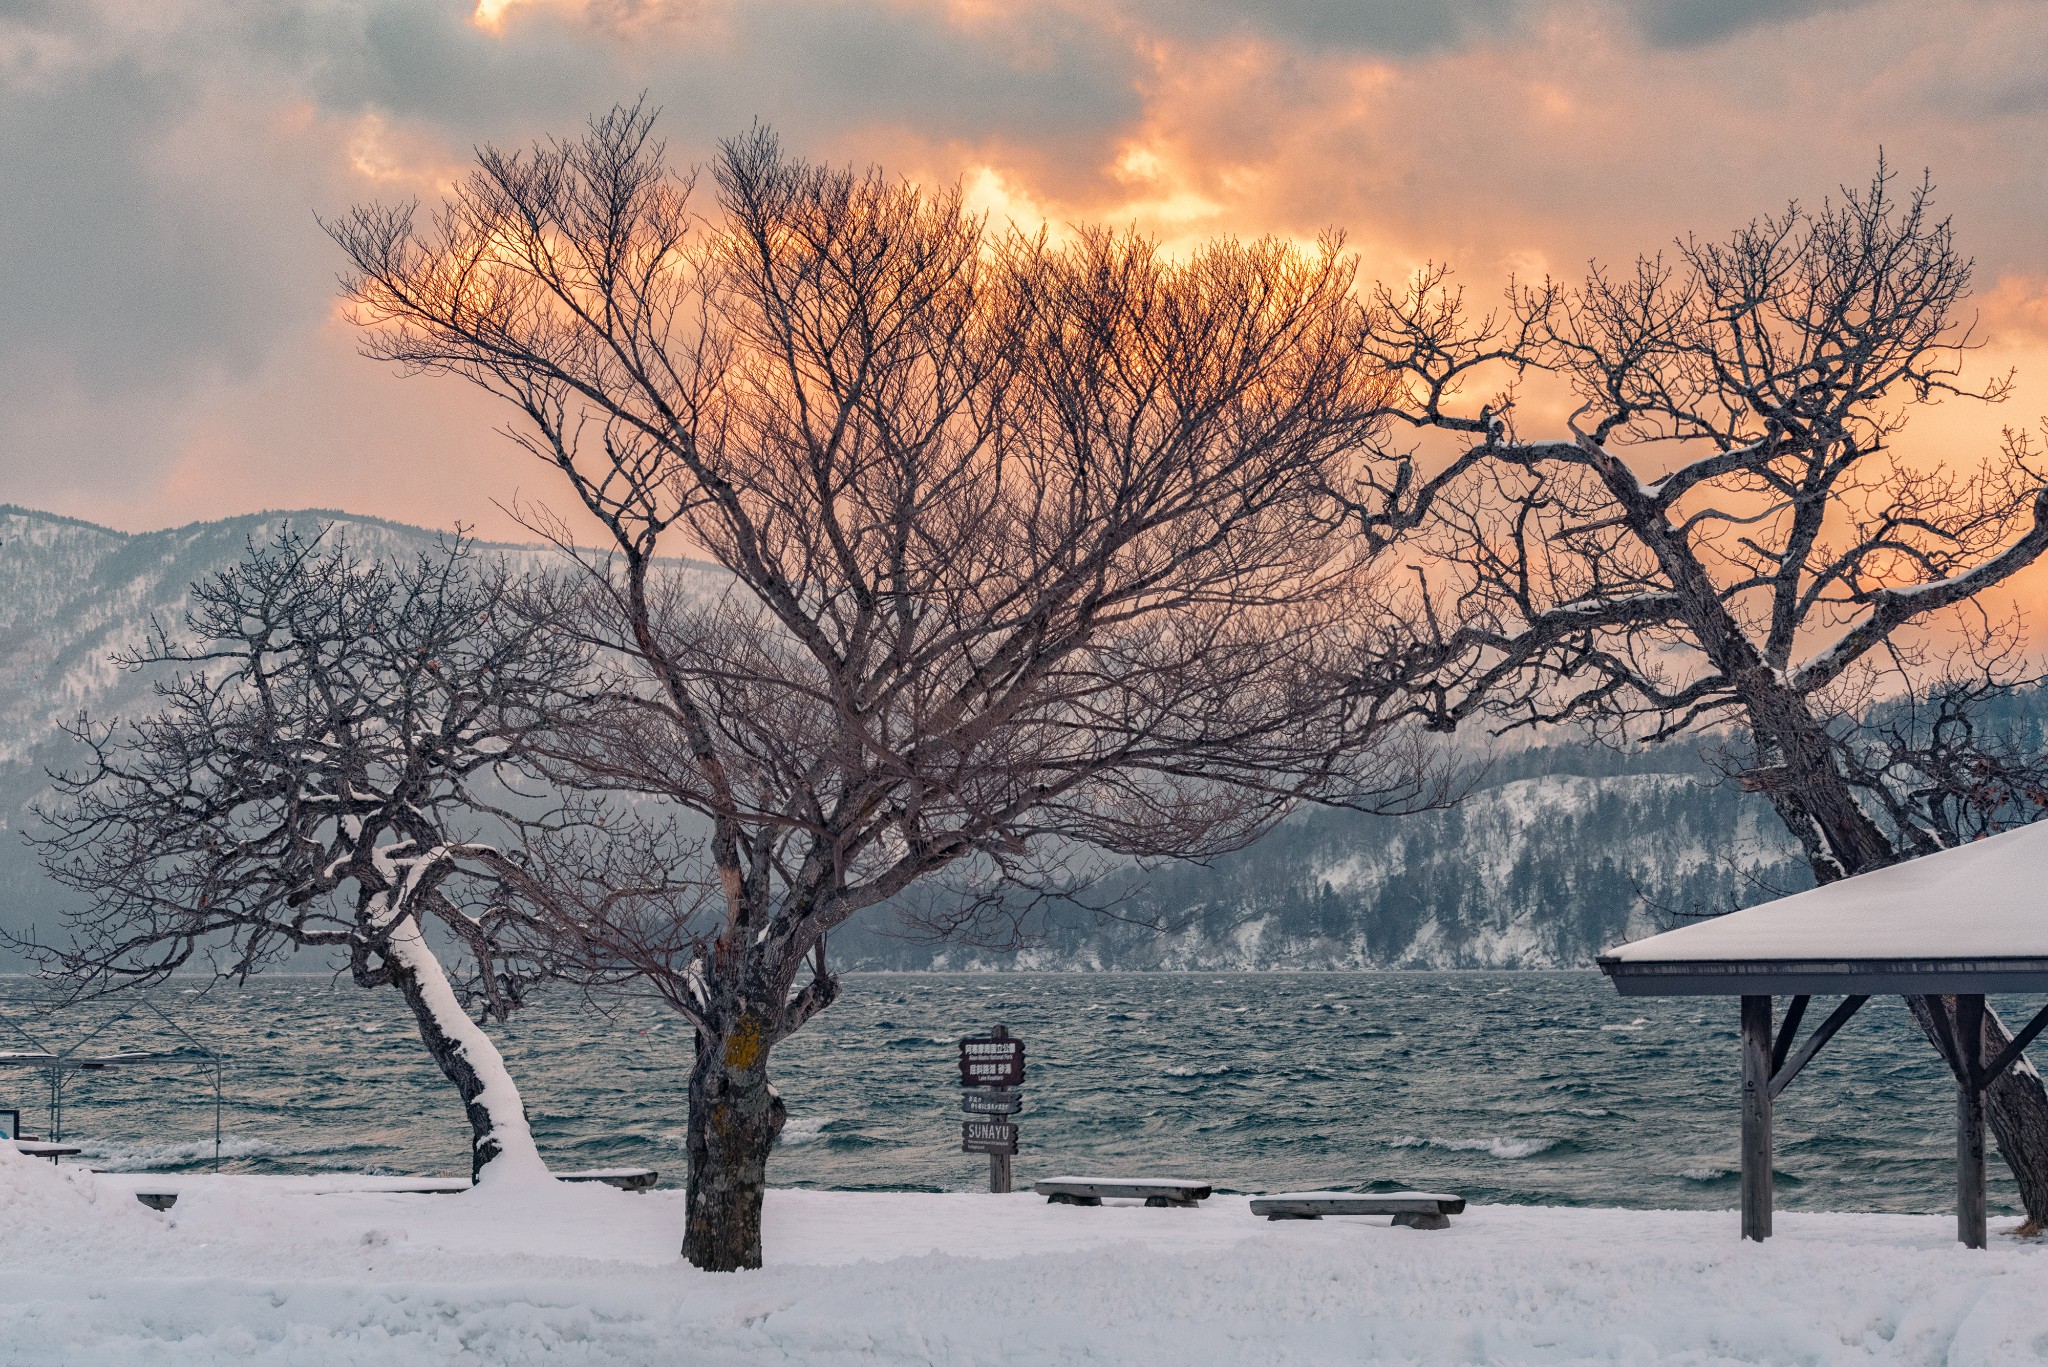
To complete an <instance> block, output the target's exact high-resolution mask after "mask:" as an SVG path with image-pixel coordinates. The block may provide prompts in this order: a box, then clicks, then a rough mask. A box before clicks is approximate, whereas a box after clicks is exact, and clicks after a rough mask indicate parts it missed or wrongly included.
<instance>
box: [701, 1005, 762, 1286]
mask: <svg viewBox="0 0 2048 1367" xmlns="http://www.w3.org/2000/svg"><path fill="white" fill-rule="evenodd" d="M770 1041H771V1036H770V1034H769V1032H768V1026H767V1023H766V1022H765V1021H763V1020H762V1019H761V1018H760V1017H759V1016H758V1015H756V1014H753V1013H752V1012H743V1013H741V1015H740V1016H739V1018H738V1020H737V1021H735V1022H734V1024H733V1025H732V1026H731V1027H730V1028H729V1029H727V1030H726V1031H725V1032H724V1033H723V1034H722V1035H717V1036H713V1035H710V1034H707V1033H706V1032H704V1031H701V1030H700V1031H698V1032H697V1059H696V1064H695V1066H694V1067H693V1068H692V1069H691V1070H690V1124H689V1148H690V1193H689V1211H688V1215H687V1218H686V1220H685V1223H684V1227H683V1256H684V1257H685V1258H687V1259H689V1260H690V1264H691V1266H693V1267H700V1268H703V1269H704V1270H705V1271H707V1272H737V1271H739V1270H741V1269H743V1268H754V1267H759V1266H760V1265H761V1198H762V1195H763V1193H764V1192H765V1190H766V1188H767V1185H768V1151H769V1150H770V1149H772V1148H774V1147H775V1137H776V1135H778V1134H780V1133H781V1132H782V1125H783V1121H784V1120H785V1119H786V1118H787V1116H788V1112H787V1110H786V1109H785V1108H784V1106H783V1104H782V1099H781V1098H780V1097H778V1096H777V1095H776V1094H775V1089H774V1088H773V1087H772V1086H770V1085H769V1083H768V1049H769V1044H770Z"/></svg>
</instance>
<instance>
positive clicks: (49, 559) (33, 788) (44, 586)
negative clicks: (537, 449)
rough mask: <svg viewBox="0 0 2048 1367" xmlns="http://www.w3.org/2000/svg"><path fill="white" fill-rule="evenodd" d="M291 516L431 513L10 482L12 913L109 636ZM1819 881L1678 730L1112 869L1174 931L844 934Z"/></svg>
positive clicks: (1319, 955) (1436, 954) (1619, 897)
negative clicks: (125, 519) (49, 496)
mask: <svg viewBox="0 0 2048 1367" xmlns="http://www.w3.org/2000/svg"><path fill="white" fill-rule="evenodd" d="M287 519H289V520H290V521H292V522H294V523H295V524H298V525H301V526H304V525H307V524H317V523H326V522H331V523H337V524H341V525H343V526H345V527H346V529H347V531H348V534H349V536H350V538H351V539H352V540H353V541H354V542H355V543H356V544H357V545H358V546H360V547H362V548H364V549H366V550H375V551H380V552H387V553H403V552H406V551H410V550H413V549H416V548H420V547H424V546H426V545H428V544H430V543H431V542H432V540H433V538H434V536H435V533H433V532H430V531H426V530H423V529H420V528H416V527H408V526H404V525H401V524H397V523H390V522H383V521H379V520H377V519H372V518H363V517H356V516H353V515H350V514H346V513H335V512H323V511H308V512H295V513H258V514H251V515H248V516H244V517H236V518H228V519H224V520H222V521H218V522H203V523H196V524H193V525H191V526H187V527H179V528H175V529H172V530H169V531H161V532H147V533H126V532H117V531H112V530H109V529H107V528H105V527H98V526H94V525H92V524H91V523H87V522H80V521H77V520H75V519H71V518H64V517H58V516H54V515H52V514H47V513H38V512H33V511H30V510H27V509H23V508H17V507H8V506H0V926H4V927H6V928H8V929H19V928H21V927H23V926H26V925H28V924H29V923H31V922H41V923H43V924H48V923H49V918H50V915H51V913H52V912H53V911H54V910H55V908H56V907H57V906H58V905H60V901H59V899H60V898H62V897H63V896H64V893H63V891H62V890H61V889H59V888H57V887H56V886H55V885H54V884H52V883H50V882H49V881H48V880H47V879H46V878H44V877H43V875H42V873H41V871H40V870H39V869H38V868H37V867H36V864H35V860H34V857H33V855H32V853H31V852H30V850H29V849H28V848H27V847H26V845H25V844H24V843H23V842H22V840H21V839H20V834H19V833H20V831H21V829H22V828H23V825H24V823H25V822H27V821H28V820H30V819H31V818H30V815H29V812H28V806H29V804H30V803H31V802H32V801H33V800H34V799H35V798H36V797H37V796H38V795H39V794H40V793H42V792H43V791H45V789H46V787H47V784H46V780H45V777H44V774H45V770H47V769H49V768H60V767H63V766H64V765H66V764H67V763H69V762H71V757H70V756H69V754H68V752H69V750H70V749H71V746H70V743H69V742H68V741H67V740H66V739H65V738H64V736H63V735H62V733H61V731H60V729H59V727H60V724H61V723H62V722H63V721H64V720H65V719H67V718H69V717H73V716H75V715H77V713H78V712H79V711H80V710H81V709H87V710H90V711H91V712H92V713H93V714H94V715H95V716H101V717H105V716H110V715H114V714H117V713H119V712H122V711H125V710H128V709H132V708H135V707H137V706H141V705H145V704H146V703H147V701H148V694H149V688H148V683H147V681H146V680H145V679H142V678H140V677H138V676H136V675H134V674H132V673H128V672H125V671H123V670H121V669H119V668H118V667H116V666H115V665H114V663H113V662H112V659H111V657H112V656H113V654H114V653H115V652H116V651H117V650H120V649H122V648H123V647H125V646H128V645H130V644H132V643H134V642H136V641H137V640H139V639H140V638H141V636H142V635H143V633H144V632H145V631H147V629H148V627H149V624H150V622H151V620H152V618H155V619H157V620H161V621H164V622H166V623H170V624H175V623H176V622H177V621H178V619H179V618H180V616H181V615H182V613H183V612H184V609H185V606H186V600H187V595H188V591H189V586H190V585H191V583H192V582H193V581H194V580H195V579H198V578H201V577H203V576H204V575H206V574H208V573H210V572H211V571H213V570H215V569H217V568H219V567H221V566H223V565H225V564H227V563H229V562H230V561H232V560H234V559H235V558H236V557H238V556H239V555H240V554H241V553H242V551H243V549H244V548H245V546H246V545H247V544H248V542H249V541H250V540H251V539H252V538H254V539H262V538H265V537H267V536H268V535H270V533H271V532H272V531H273V530H274V529H275V527H276V526H277V525H278V524H279V523H281V522H283V521H285V520H287ZM521 550H522V551H523V552H524V553H531V554H537V553H536V552H532V551H530V550H527V549H526V548H521ZM1805 883H1806V878H1805V875H1804V871H1803V869H1802V867H1801V866H1800V864H1799V862H1798V860H1797V859H1796V858H1795V857H1794V853H1793V849H1792V845H1791V842H1790V840H1789V838H1787V837H1786V835H1785V833H1784V832H1783V830H1782V829H1781V828H1779V827H1778V826H1777V824H1776V818H1775V817H1773V816H1772V814H1771V812H1770V810H1769V808H1768V807H1767V806H1766V805H1764V803H1763V802H1762V801H1761V800H1760V799H1757V798H1753V797H1746V796H1744V795H1742V794H1740V793H1737V792H1735V791H1733V790H1732V789H1730V788H1727V787H1722V786H1717V785H1716V784H1715V783H1714V782H1713V780H1712V778H1711V776H1710V775H1709V774H1708V773H1707V771H1706V770H1705V768H1704V767H1703V766H1702V765H1700V764H1699V763H1698V761H1697V760H1696V758H1695V757H1694V756H1693V754H1692V752H1690V751H1689V750H1687V749H1686V748H1685V747H1683V746H1669V747H1665V748H1664V749H1662V750H1659V751H1656V752H1653V753H1650V754H1647V755H1633V756H1624V755H1619V754H1616V753H1614V752H1612V751H1609V750H1604V749H1594V748H1588V747H1583V746H1577V745H1550V746H1541V747H1536V748H1531V749H1525V750H1521V751H1517V752H1515V753H1513V754H1511V755H1508V756H1506V757H1504V758H1502V759H1501V760H1499V761H1498V762H1496V764H1495V765H1494V767H1493V769H1492V770H1491V772H1490V773H1489V774H1488V777H1487V780H1486V782H1485V784H1484V785H1483V786H1482V787H1481V788H1480V789H1479V790H1478V791H1477V792H1475V793H1474V794H1473V795H1472V796H1471V797H1470V798H1468V799H1467V800H1466V801H1465V802H1464V803H1463V804H1462V805H1460V806H1459V807H1457V808H1455V809H1453V810H1451V811H1447V812H1436V813H1429V814H1426V815H1422V816H1415V817H1404V818H1375V817H1362V816H1357V815H1355V814H1347V813H1336V812H1327V811H1317V812H1307V813H1303V814H1301V815H1299V816H1297V817H1296V818H1294V819H1293V820H1291V821H1289V822H1288V823H1286V824H1285V825H1283V826H1282V827H1281V828H1280V829H1278V830H1276V831H1274V832H1273V833H1272V834H1271V835H1269V836H1267V837H1266V838H1265V839H1264V840H1262V841H1260V842H1259V843H1258V844H1257V845H1255V846H1253V847H1252V848H1250V849H1248V850H1246V851H1244V852H1242V853H1240V854H1237V855H1233V856H1230V857H1227V858H1224V859H1219V860H1217V861H1215V862H1213V863H1212V864H1210V865H1207V866H1200V867H1197V866H1173V867H1168V868H1162V869H1154V870H1150V871H1148V872H1146V873H1143V874H1136V873H1133V874H1129V875H1125V876H1122V877H1120V878H1119V879H1117V880H1114V881H1112V882H1110V883H1108V884H1105V885H1104V886H1103V887H1101V888H1099V889H1097V894H1096V897H1097V900H1101V898H1102V897H1103V896H1110V897H1113V898H1114V899H1115V900H1116V901H1117V902H1118V904H1119V907H1120V911H1121V913H1122V914H1124V915H1126V916H1128V917H1131V918H1133V919H1136V920H1141V921H1153V922H1160V923H1164V924H1166V925H1168V926H1169V927H1170V929H1169V930H1168V931H1166V932H1165V933H1160V932H1157V931H1153V930H1147V929H1142V928H1140V927H1139V926H1136V925H1133V924H1130V923H1129V921H1117V920H1104V919H1102V918H1100V917H1097V916H1094V915H1092V914H1083V913H1075V914H1072V915H1070V916H1066V917H1061V918H1057V919H1056V920H1055V921H1054V922H1053V923H1052V924H1051V925H1050V926H1048V927H1047V928H1046V929H1045V932H1044V934H1043V936H1042V937H1041V942H1040V943H1039V944H1037V945H1035V946H1034V947H1032V948H1029V949H1026V950H1024V951H1021V952H1019V953H1016V954H996V953H990V952H984V951H977V950H972V949H963V948H960V947H957V946H950V947H949V946H937V947H934V946H929V945H920V944H912V943H909V942H906V941H903V940H900V939H896V938H893V937H891V936H890V935H889V934H888V933H887V931H888V928H889V927H888V923H887V922H886V920H878V921H877V922H876V923H873V924H870V925H867V926H862V927H851V928H848V929H847V930H845V931H842V932H841V933H840V934H839V935H838V936H836V937H835V941H834V944H835V948H836V949H837V950H838V951H840V953H841V954H842V955H844V956H847V958H848V959H849V961H850V962H851V963H853V964H857V965H860V966H865V967H875V968H880V967H892V968H919V967H951V968H962V967H990V968H996V967H1006V966H1015V967H1035V968H1066V967H1073V968H1198V969H1229V968H1288V967H1302V968H1315V967H1368V966H1376V965H1415V966H1428V967H1451V966H1465V965H1471V966H1489V967H1513V966H1531V967H1534V966H1555V965H1564V964H1579V963H1585V962H1587V961H1588V959H1589V958H1590V956H1591V955H1592V954H1593V953H1595V952H1597V951H1598V950H1599V948H1600V947H1601V946H1602V945H1604V944H1607V943H1611V942H1613V941H1614V940H1617V939H1620V938H1622V937H1623V936H1624V935H1625V934H1627V933H1631V932H1635V931H1639V930H1645V929H1649V928H1651V927H1652V926H1653V925H1655V924H1658V923H1659V918H1660V916H1662V915H1663V914H1665V913H1667V912H1669V911H1672V910H1692V909H1699V910H1707V909H1725V908H1726V907H1728V906H1731V905H1736V904H1742V903H1747V902H1751V901H1755V900H1758V899H1760V898H1762V897H1765V896H1769V895H1772V893H1773V892H1774V891H1776V890H1780V889H1789V888H1794V887H1802V886H1805Z"/></svg>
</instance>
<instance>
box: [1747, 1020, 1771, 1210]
mask: <svg viewBox="0 0 2048 1367" xmlns="http://www.w3.org/2000/svg"><path fill="white" fill-rule="evenodd" d="M1742 1237H1743V1238H1745V1239H1755V1240H1757V1241H1758V1242H1759V1243H1761V1242H1762V1241H1763V1240H1765V1239H1768V1238H1770V1237H1771V999H1770V998H1769V997H1751V996H1746V997H1744V998H1743V999H1742Z"/></svg>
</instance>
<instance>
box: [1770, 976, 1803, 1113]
mask: <svg viewBox="0 0 2048 1367" xmlns="http://www.w3.org/2000/svg"><path fill="white" fill-rule="evenodd" d="M1812 1000H1813V998H1811V997H1794V998H1793V999H1792V1004H1791V1005H1790V1006H1788V1007H1786V1008H1785V1023H1784V1024H1783V1025H1780V1026H1779V1027H1778V1042H1777V1043H1776V1044H1774V1045H1772V1046H1771V1076H1772V1077H1773V1078H1775V1077H1776V1076H1777V1075H1778V1074H1779V1073H1780V1072H1782V1071H1784V1068H1785V1056H1786V1055H1787V1054H1789V1053H1791V1052H1792V1041H1793V1040H1795V1039H1798V1038H1799V1022H1800V1021H1802V1020H1804V1019H1805V1018H1806V1004H1807V1003H1808V1002H1810V1001H1812ZM1785 1080H1786V1081H1787V1082H1790V1081H1791V1080H1792V1079H1790V1078H1787V1079H1785ZM1782 1090H1783V1089H1782V1088H1779V1087H1773V1088H1772V1089H1771V1095H1772V1096H1776V1095H1777V1094H1778V1093H1779V1092H1780V1091H1782Z"/></svg>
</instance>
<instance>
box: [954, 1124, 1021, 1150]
mask: <svg viewBox="0 0 2048 1367" xmlns="http://www.w3.org/2000/svg"><path fill="white" fill-rule="evenodd" d="M960 1151H961V1152H962V1153H1010V1154H1014V1153H1015V1152H1017V1127H1016V1126H1015V1125H1005V1124H1003V1123H1002V1122H1000V1121H995V1120H965V1121H962V1122H961V1123H960Z"/></svg>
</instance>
